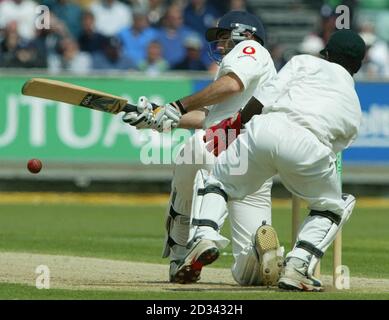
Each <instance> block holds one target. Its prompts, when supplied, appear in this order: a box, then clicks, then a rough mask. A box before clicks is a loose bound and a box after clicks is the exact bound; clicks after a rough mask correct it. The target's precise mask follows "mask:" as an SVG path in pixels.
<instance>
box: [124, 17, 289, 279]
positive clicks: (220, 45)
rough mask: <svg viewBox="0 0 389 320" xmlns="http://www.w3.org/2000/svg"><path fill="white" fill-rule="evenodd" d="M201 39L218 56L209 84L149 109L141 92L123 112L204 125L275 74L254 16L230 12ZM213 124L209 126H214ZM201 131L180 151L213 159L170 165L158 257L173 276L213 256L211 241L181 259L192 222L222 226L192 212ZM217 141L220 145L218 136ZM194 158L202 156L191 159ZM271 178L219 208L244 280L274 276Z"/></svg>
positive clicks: (159, 122)
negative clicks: (163, 233)
mask: <svg viewBox="0 0 389 320" xmlns="http://www.w3.org/2000/svg"><path fill="white" fill-rule="evenodd" d="M206 39H207V41H208V42H209V44H210V47H211V54H212V56H213V57H214V58H215V60H217V61H218V63H219V71H218V73H217V75H216V78H215V81H214V82H213V83H212V84H210V85H209V86H207V87H206V88H205V89H204V90H202V91H200V92H198V93H195V94H194V95H191V96H189V97H186V98H183V99H180V100H177V101H175V102H172V103H169V104H167V105H165V106H162V107H158V108H156V109H155V110H154V112H150V110H151V109H152V106H151V104H150V103H149V102H148V101H147V99H146V98H145V97H141V98H140V99H139V103H138V111H139V112H132V113H128V114H126V115H125V116H124V117H123V120H124V121H125V122H127V123H129V124H130V125H133V126H136V127H137V128H140V129H141V128H154V129H156V130H158V131H161V132H162V131H165V130H169V129H171V128H175V127H180V128H194V129H196V128H197V129H201V128H209V127H211V126H213V125H215V124H217V123H219V122H220V121H221V120H223V119H225V118H228V117H231V116H233V115H234V114H236V112H237V111H238V110H239V108H240V106H242V105H244V104H246V103H247V102H248V100H249V99H250V98H251V97H252V95H253V94H254V91H255V90H256V89H257V88H261V87H262V86H264V85H265V84H266V83H267V82H268V81H270V80H271V79H272V78H273V77H274V76H275V75H276V70H275V67H274V64H273V61H272V59H271V57H270V54H269V52H268V51H267V50H266V49H265V48H264V46H263V45H264V42H265V31H264V27H263V25H262V22H261V21H260V20H259V19H258V18H257V17H256V16H254V15H252V14H249V13H247V12H243V11H232V12H229V13H227V14H226V15H225V16H223V17H222V18H221V19H220V21H219V23H218V26H217V27H215V28H210V29H209V30H208V31H207V32H206ZM217 128H218V127H214V130H216V129H217ZM204 134H205V131H204V130H197V131H196V133H195V135H193V136H192V137H191V138H190V139H189V141H188V142H187V143H186V144H185V145H184V146H183V148H182V150H181V152H180V155H181V154H182V153H186V154H187V155H190V156H189V158H190V159H208V160H210V159H212V161H208V162H207V163H205V164H195V163H184V164H176V165H175V169H174V178H173V181H172V192H171V196H170V203H169V208H168V212H167V221H166V229H167V236H166V243H165V250H164V253H163V256H164V257H168V256H169V258H170V281H172V282H178V283H192V282H196V281H198V280H199V279H200V272H201V269H202V267H203V266H204V265H206V264H209V263H211V262H213V261H214V260H215V259H216V258H217V257H218V255H219V251H218V250H217V249H216V248H214V249H213V248H211V250H206V251H205V252H204V254H200V256H198V257H197V258H196V263H195V264H188V263H187V261H186V260H185V256H186V254H187V242H188V236H189V224H190V222H191V223H192V224H195V225H197V226H210V225H212V227H214V228H217V229H218V228H221V224H217V223H214V222H211V221H210V220H202V219H197V218H196V217H191V207H192V199H193V182H194V179H195V176H196V173H197V171H198V170H199V169H201V170H203V171H205V172H208V171H209V170H211V169H212V168H213V164H214V160H215V158H214V156H213V153H210V152H209V151H208V150H207V147H206V143H205V142H204V141H203V138H204ZM219 143H220V144H221V145H222V141H219ZM199 162H200V163H201V160H200V161H196V163H199ZM270 178H271V177H270V176H269V179H266V180H265V181H263V182H262V183H261V184H260V185H258V186H257V187H256V188H255V189H253V190H252V191H251V192H250V193H248V194H247V195H245V197H241V198H239V199H235V200H233V201H231V202H230V203H229V206H228V208H227V207H225V208H224V209H223V213H222V214H223V215H226V213H227V210H228V212H229V216H230V221H231V228H232V250H233V255H234V259H235V263H234V265H233V267H232V274H233V277H234V279H235V280H236V281H237V282H238V283H239V284H242V285H274V284H276V283H277V280H278V279H279V274H280V271H281V266H282V261H283V248H280V245H279V243H278V238H277V234H276V232H275V230H274V229H273V228H272V227H270V225H271V199H270V192H271V186H272V180H271V179H270ZM262 225H263V226H262ZM259 229H260V230H262V231H263V230H264V232H260V231H259ZM265 273H266V274H265Z"/></svg>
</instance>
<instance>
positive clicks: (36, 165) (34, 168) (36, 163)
mask: <svg viewBox="0 0 389 320" xmlns="http://www.w3.org/2000/svg"><path fill="white" fill-rule="evenodd" d="M27 169H28V171H30V172H31V173H38V172H39V171H41V169H42V162H41V161H40V160H39V159H31V160H29V161H28V163H27Z"/></svg>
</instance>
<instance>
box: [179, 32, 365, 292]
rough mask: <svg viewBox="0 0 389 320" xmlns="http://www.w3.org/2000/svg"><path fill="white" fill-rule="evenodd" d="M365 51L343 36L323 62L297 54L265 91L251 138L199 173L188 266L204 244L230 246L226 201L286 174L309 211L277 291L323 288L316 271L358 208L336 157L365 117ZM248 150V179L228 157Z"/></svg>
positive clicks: (256, 103)
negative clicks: (224, 228)
mask: <svg viewBox="0 0 389 320" xmlns="http://www.w3.org/2000/svg"><path fill="white" fill-rule="evenodd" d="M365 51H366V46H365V43H364V41H363V40H362V38H361V37H360V36H359V35H358V34H357V33H355V32H353V31H350V30H341V31H337V32H336V33H334V34H333V35H332V36H331V38H330V40H329V42H328V44H327V46H326V48H325V49H324V50H323V51H322V52H321V54H322V58H318V57H314V56H309V55H298V56H295V57H293V58H292V59H291V60H290V61H289V62H288V63H287V64H286V65H285V66H284V68H283V69H282V70H281V71H280V72H279V73H278V75H277V77H276V78H275V79H274V80H272V81H270V82H268V83H267V84H265V85H264V86H263V87H259V88H258V90H257V91H256V92H255V94H254V96H253V98H252V99H251V100H250V102H249V103H248V105H246V107H245V108H244V109H243V110H242V111H241V112H239V113H240V117H241V118H242V119H243V123H245V132H244V133H243V134H241V135H239V136H238V138H237V139H236V140H235V141H233V142H232V143H231V145H230V146H229V147H228V149H227V150H226V151H224V152H222V154H221V155H220V156H219V157H218V160H217V163H216V164H215V166H214V168H213V169H212V172H211V174H209V172H208V171H205V170H199V172H198V173H197V175H196V179H195V188H194V199H193V206H192V214H191V216H192V222H191V227H190V237H189V242H188V246H189V248H188V253H187V255H186V258H185V261H186V263H187V264H188V265H193V264H196V259H197V258H196V257H198V256H199V255H201V252H202V250H203V249H202V247H203V245H202V243H206V244H207V246H209V245H210V243H212V244H213V246H214V250H219V249H221V248H224V247H225V245H226V243H227V240H226V239H225V237H223V236H222V235H221V234H220V232H219V226H220V225H222V224H223V221H224V219H225V208H226V205H227V202H228V201H231V200H235V199H242V198H244V197H245V196H246V195H247V194H250V193H251V192H253V191H254V190H256V189H257V188H258V186H260V185H261V184H262V183H264V182H265V181H266V180H267V179H269V178H270V177H272V176H274V175H275V174H279V176H280V178H281V181H282V183H283V184H284V186H285V187H286V188H287V189H288V190H289V191H290V192H291V193H293V194H294V195H296V196H298V197H300V198H302V199H304V200H305V201H306V202H307V203H308V208H309V209H310V213H309V216H308V217H307V218H306V219H305V221H304V222H303V224H302V226H301V228H300V230H299V233H298V236H297V241H296V243H295V245H294V248H293V249H292V251H291V252H289V253H288V255H287V256H286V260H285V267H284V269H283V272H282V275H281V278H280V280H279V282H278V286H279V287H280V288H282V289H286V290H299V291H321V290H322V289H323V285H322V283H321V281H320V280H318V279H316V278H315V277H314V276H313V272H314V270H315V267H316V265H317V263H318V262H319V261H320V259H321V258H322V257H323V255H324V253H325V251H326V250H327V248H328V247H329V246H330V244H331V243H332V242H333V240H334V239H335V237H336V235H337V233H338V232H339V230H340V229H341V227H342V226H343V225H344V223H346V221H347V220H348V219H349V217H350V215H351V213H352V210H353V208H354V205H355V198H354V197H353V196H352V195H348V194H343V195H342V193H341V188H340V184H339V182H338V176H337V170H336V154H337V153H338V152H341V151H342V150H344V149H345V148H347V147H348V146H350V145H351V143H352V142H353V141H354V140H355V138H356V137H357V134H358V130H359V127H360V123H361V119H362V112H361V106H360V103H359V99H358V96H357V93H356V91H355V87H354V86H355V85H354V80H353V75H354V74H355V73H357V72H358V70H359V69H360V67H361V63H362V60H363V59H364V56H365ZM234 119H236V116H235V117H234ZM250 119H251V120H250ZM226 121H230V122H231V121H232V122H233V120H232V119H230V120H226ZM244 148H246V150H247V153H246V158H247V161H248V170H247V173H246V174H244V175H231V174H230V167H231V164H229V159H233V158H239V157H240V156H241V155H242V153H241V151H242V150H243V149H244ZM226 163H227V165H226ZM197 220H200V221H211V222H213V224H212V223H209V224H208V225H207V226H205V225H200V226H199V225H197V223H195V222H193V221H197ZM213 226H214V227H213Z"/></svg>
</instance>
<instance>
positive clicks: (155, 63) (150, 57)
mask: <svg viewBox="0 0 389 320" xmlns="http://www.w3.org/2000/svg"><path fill="white" fill-rule="evenodd" d="M138 69H139V71H142V72H144V73H145V74H147V75H149V76H157V75H160V74H161V73H163V72H165V71H167V70H168V69H169V63H168V62H167V61H166V60H165V59H164V58H163V57H162V47H161V44H160V43H159V42H158V41H152V42H150V44H149V46H148V48H147V57H146V59H145V60H144V61H143V62H142V63H141V64H140V65H139V67H138Z"/></svg>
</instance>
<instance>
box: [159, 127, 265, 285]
mask: <svg viewBox="0 0 389 320" xmlns="http://www.w3.org/2000/svg"><path fill="white" fill-rule="evenodd" d="M204 134H205V131H204V130H196V133H195V134H194V135H193V136H192V137H191V138H190V139H189V140H188V141H187V142H186V143H185V145H184V146H183V147H182V149H181V152H180V156H181V158H183V152H185V154H186V155H188V154H189V155H190V156H189V157H185V159H188V158H189V159H192V161H195V163H197V164H193V163H192V164H176V165H175V168H174V176H173V181H172V191H171V197H170V203H169V208H168V212H167V215H169V211H170V210H171V207H172V208H173V209H174V211H175V212H176V213H178V214H180V215H182V216H186V217H188V218H189V217H190V214H191V206H192V198H193V183H194V179H195V176H196V173H197V171H198V170H199V169H206V170H208V171H209V172H210V171H211V170H212V168H213V166H214V162H215V157H214V156H213V155H211V154H210V153H209V152H208V151H207V150H206V148H205V143H204V142H203V136H204ZM223 153H224V152H223ZM205 157H207V158H208V159H209V158H211V159H212V160H213V161H212V162H211V163H206V164H205V163H204V159H205ZM269 178H270V177H269ZM271 187H272V179H266V180H264V181H263V183H262V184H261V185H258V186H257V187H256V188H254V189H253V190H252V191H251V192H250V193H248V194H247V195H246V196H245V197H241V199H239V200H234V201H230V202H229V204H228V213H229V218H230V225H231V240H232V253H233V256H234V260H235V262H234V265H233V267H232V274H233V277H234V279H235V280H236V281H237V282H238V283H240V284H242V285H251V284H256V282H257V281H258V279H257V278H256V277H255V276H254V277H253V278H250V279H248V278H247V276H246V273H247V271H248V273H249V274H255V269H256V268H257V267H258V266H257V262H258V261H257V256H256V253H255V251H254V249H253V235H254V234H255V232H256V230H257V228H258V227H259V226H261V225H262V224H263V223H266V224H269V225H270V224H271ZM179 220H180V219H178V220H177V219H175V221H179ZM181 221H182V220H181ZM170 226H171V228H170V231H169V236H170V237H171V238H172V239H173V240H174V241H175V242H176V243H177V244H179V245H178V246H173V247H171V248H170V260H171V261H172V260H179V259H182V258H183V256H184V255H185V254H186V250H184V249H185V246H186V244H187V241H188V236H189V223H173V224H170ZM166 249H167V247H165V253H164V256H167V251H166ZM248 269H252V270H248ZM243 271H244V274H243Z"/></svg>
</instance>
